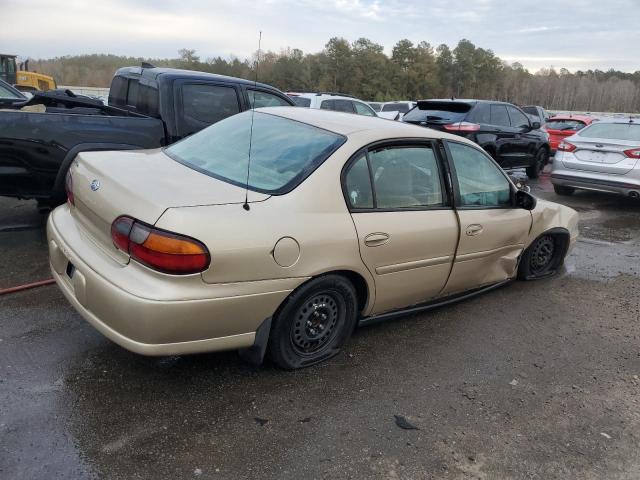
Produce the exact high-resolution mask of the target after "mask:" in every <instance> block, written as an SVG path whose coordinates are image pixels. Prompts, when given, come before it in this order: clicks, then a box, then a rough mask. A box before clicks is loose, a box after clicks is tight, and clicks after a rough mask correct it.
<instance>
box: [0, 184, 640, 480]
mask: <svg viewBox="0 0 640 480" xmlns="http://www.w3.org/2000/svg"><path fill="white" fill-rule="evenodd" d="M533 187H534V192H535V193H536V194H537V195H539V196H540V197H542V198H547V199H551V200H555V201H559V202H561V203H565V204H568V205H570V206H572V207H573V208H575V209H576V210H578V211H579V212H580V217H581V222H580V229H581V234H582V236H581V238H580V240H579V242H578V244H577V247H576V248H575V250H574V251H573V253H572V254H571V256H570V257H569V258H568V259H567V263H566V268H565V269H564V270H563V272H562V273H561V274H560V275H558V276H556V277H554V278H551V279H547V280H542V281H537V282H529V283H521V282H517V283H513V284H511V285H509V286H507V287H504V288H501V289H498V290H496V291H493V292H490V293H488V294H485V295H483V296H480V297H476V298H475V299H472V300H469V301H465V302H463V303H459V304H456V305H453V306H449V307H445V308H441V309H438V310H435V311H431V312H428V313H426V314H421V315H414V316H410V317H406V318H402V319H399V320H396V321H393V322H389V323H385V324H380V325H377V326H373V327H368V328H363V329H360V330H359V331H357V332H356V334H355V335H354V337H353V338H352V340H351V341H350V342H349V343H348V344H347V346H346V348H345V349H344V352H343V353H342V354H341V355H340V356H338V357H336V358H334V359H333V360H331V361H329V362H328V363H326V364H324V365H321V366H317V367H313V368H308V369H305V370H302V371H297V372H284V371H281V370H278V369H276V368H274V367H273V366H271V365H264V366H262V367H253V366H250V365H247V364H245V363H243V362H242V361H241V360H240V359H239V357H238V356H237V354H236V353H233V352H231V353H223V354H210V355H194V356H185V357H171V358H160V359H158V358H145V357H141V356H138V355H135V354H132V353H129V352H127V351H125V350H123V349H122V348H120V347H118V346H116V345H115V344H113V343H111V342H110V341H108V340H107V339H105V338H104V337H102V336H101V335H100V334H99V333H97V332H96V331H95V330H94V329H93V328H91V327H90V326H89V325H88V324H87V323H85V322H84V321H83V320H82V319H81V318H80V316H79V315H77V314H76V313H75V312H74V311H73V310H72V308H71V307H70V306H69V305H68V304H67V302H66V301H65V300H64V298H63V296H62V294H61V293H59V292H58V290H57V288H56V287H55V286H48V287H43V288H40V289H37V290H31V291H26V292H23V293H19V294H14V295H8V296H3V297H0V478H3V479H53V478H64V479H69V478H106V479H161V478H171V479H177V478H200V479H204V478H207V479H208V478H214V479H218V478H219V479H239V478H263V479H267V478H276V479H281V478H283V479H289V478H291V479H293V478H295V479H299V478H331V479H343V478H367V479H368V478H373V479H382V478H385V479H387V478H390V479H394V478H406V479H472V478H473V479H511V478H517V479H541V480H543V479H544V480H549V479H594V480H595V479H638V478H640V380H639V379H638V376H639V375H640V204H639V203H637V202H631V201H629V200H627V199H624V198H620V197H614V196H609V195H604V194H596V193H587V192H581V193H577V194H576V195H574V196H573V197H557V196H556V195H555V194H554V193H553V191H552V189H551V185H550V184H549V181H548V178H547V177H543V178H542V179H541V180H540V182H537V183H535V184H534V185H533ZM0 252H2V255H1V256H0V288H3V287H8V286H12V285H17V284H21V283H24V282H27V281H33V280H40V279H43V278H47V277H48V269H47V263H46V262H47V258H46V257H47V254H46V240H45V238H44V230H43V229H42V217H41V216H40V215H39V214H38V213H37V211H36V209H35V205H34V203H32V202H18V201H12V200H7V199H3V200H0ZM394 415H400V416H403V417H405V419H406V420H407V421H408V422H410V423H411V424H412V425H414V426H415V427H417V429H415V430H405V429H401V428H399V427H398V426H397V425H396V422H395V417H394Z"/></svg>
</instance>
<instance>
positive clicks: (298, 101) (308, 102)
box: [291, 97, 311, 108]
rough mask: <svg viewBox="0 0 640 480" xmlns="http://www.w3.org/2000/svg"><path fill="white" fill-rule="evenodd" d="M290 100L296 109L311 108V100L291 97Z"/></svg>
mask: <svg viewBox="0 0 640 480" xmlns="http://www.w3.org/2000/svg"><path fill="white" fill-rule="evenodd" d="M291 100H293V103H295V104H296V107H307V108H308V107H310V106H311V99H310V98H305V97H291Z"/></svg>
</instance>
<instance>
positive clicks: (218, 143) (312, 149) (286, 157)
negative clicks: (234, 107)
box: [165, 111, 346, 194]
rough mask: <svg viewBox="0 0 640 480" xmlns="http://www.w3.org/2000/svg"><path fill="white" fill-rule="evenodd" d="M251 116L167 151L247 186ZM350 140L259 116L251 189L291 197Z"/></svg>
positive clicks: (211, 129)
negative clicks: (288, 194) (289, 195)
mask: <svg viewBox="0 0 640 480" xmlns="http://www.w3.org/2000/svg"><path fill="white" fill-rule="evenodd" d="M251 115H252V112H251V111H247V112H244V113H240V114H238V115H234V116H232V117H228V118H226V119H224V120H221V121H220V122H218V123H215V124H213V125H211V126H210V127H208V128H205V129H204V130H201V131H200V132H198V133H196V134H194V135H191V136H190V137H188V138H186V139H184V140H182V141H180V142H178V143H175V144H173V145H171V146H170V147H167V148H166V149H165V152H166V153H167V154H168V155H169V156H170V157H172V158H173V159H174V160H177V161H179V162H181V163H183V164H184V165H186V166H188V167H191V168H193V169H195V170H198V171H200V172H202V173H205V174H207V175H210V176H212V177H215V178H217V179H219V180H223V181H225V182H229V183H232V184H234V185H238V186H241V187H244V186H245V184H247V183H246V182H247V163H248V158H249V137H250V132H251V125H252V119H251ZM345 141H346V138H345V137H343V136H341V135H338V134H336V133H333V132H329V131H327V130H322V129H320V128H318V127H314V126H311V125H307V124H306V123H301V122H297V121H295V120H290V119H287V118H282V117H278V116H275V115H271V114H266V113H259V112H255V113H254V118H253V138H252V139H251V166H250V172H249V181H248V187H249V188H250V189H251V190H256V191H259V192H264V193H272V194H282V193H286V192H288V191H290V190H292V189H293V188H295V187H296V186H297V185H298V184H300V182H302V181H303V180H304V179H305V178H306V177H308V176H309V175H310V174H311V173H312V172H313V171H314V170H315V169H316V168H317V167H318V166H320V165H321V164H322V162H324V161H325V160H326V159H327V158H328V157H329V156H330V155H331V154H332V153H333V152H334V151H336V150H337V149H338V148H339V147H340V146H341V145H342V144H343V143H344V142H345Z"/></svg>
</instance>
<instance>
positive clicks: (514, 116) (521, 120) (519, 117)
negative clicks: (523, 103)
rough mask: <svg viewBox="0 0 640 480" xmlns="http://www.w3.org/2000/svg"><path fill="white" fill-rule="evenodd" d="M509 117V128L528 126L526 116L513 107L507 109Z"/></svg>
mask: <svg viewBox="0 0 640 480" xmlns="http://www.w3.org/2000/svg"><path fill="white" fill-rule="evenodd" d="M507 110H508V111H509V117H511V126H512V127H516V128H522V127H528V126H529V125H530V123H529V119H528V118H527V116H526V115H525V114H524V113H522V112H521V111H520V110H518V109H517V108H515V107H511V106H509V107H507Z"/></svg>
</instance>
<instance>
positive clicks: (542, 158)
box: [527, 148, 549, 178]
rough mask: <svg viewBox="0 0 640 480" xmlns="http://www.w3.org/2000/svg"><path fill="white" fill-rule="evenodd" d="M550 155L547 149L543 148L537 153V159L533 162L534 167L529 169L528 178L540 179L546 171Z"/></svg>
mask: <svg viewBox="0 0 640 480" xmlns="http://www.w3.org/2000/svg"><path fill="white" fill-rule="evenodd" d="M548 157H549V154H548V153H547V150H546V149H545V148H541V149H540V150H538V153H536V158H535V160H534V162H533V165H531V166H529V167H527V177H529V178H538V177H539V176H540V174H541V173H542V170H543V169H544V166H545V165H546V164H547V159H548Z"/></svg>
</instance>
